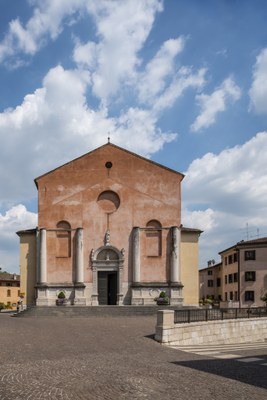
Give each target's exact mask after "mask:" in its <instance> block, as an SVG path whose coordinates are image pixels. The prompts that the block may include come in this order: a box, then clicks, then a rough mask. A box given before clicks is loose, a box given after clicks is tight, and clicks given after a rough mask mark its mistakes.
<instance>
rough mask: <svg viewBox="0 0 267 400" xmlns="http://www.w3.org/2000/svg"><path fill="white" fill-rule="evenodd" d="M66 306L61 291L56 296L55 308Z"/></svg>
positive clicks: (64, 297) (63, 294)
mask: <svg viewBox="0 0 267 400" xmlns="http://www.w3.org/2000/svg"><path fill="white" fill-rule="evenodd" d="M66 304H67V299H66V295H65V293H64V292H63V290H61V291H60V292H59V293H58V295H57V300H56V305H57V306H65V305H66Z"/></svg>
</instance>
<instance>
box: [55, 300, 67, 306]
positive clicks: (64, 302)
mask: <svg viewBox="0 0 267 400" xmlns="http://www.w3.org/2000/svg"><path fill="white" fill-rule="evenodd" d="M56 305H57V306H66V305H67V299H57V300H56Z"/></svg>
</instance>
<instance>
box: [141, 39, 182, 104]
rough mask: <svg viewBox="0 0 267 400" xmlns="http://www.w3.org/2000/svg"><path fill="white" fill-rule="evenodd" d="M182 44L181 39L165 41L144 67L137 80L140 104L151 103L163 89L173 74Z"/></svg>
mask: <svg viewBox="0 0 267 400" xmlns="http://www.w3.org/2000/svg"><path fill="white" fill-rule="evenodd" d="M184 44H185V40H184V38H183V37H180V38H177V39H169V40H167V41H166V42H164V43H163V45H162V46H161V48H160V49H159V51H158V52H157V54H156V55H155V57H154V58H153V59H152V60H151V61H150V62H149V63H148V64H147V65H146V68H145V71H144V73H142V74H141V76H140V77H139V79H138V91H139V100H140V102H141V103H153V102H154V101H155V96H157V95H158V94H159V93H161V92H162V91H163V90H164V89H165V87H166V79H167V78H168V77H169V75H170V74H172V73H173V72H174V59H175V57H176V56H177V54H179V53H180V52H181V51H182V50H183V48H184Z"/></svg>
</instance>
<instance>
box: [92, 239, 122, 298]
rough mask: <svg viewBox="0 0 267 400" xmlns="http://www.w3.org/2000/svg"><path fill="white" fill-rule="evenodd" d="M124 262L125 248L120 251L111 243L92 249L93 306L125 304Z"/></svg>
mask: <svg viewBox="0 0 267 400" xmlns="http://www.w3.org/2000/svg"><path fill="white" fill-rule="evenodd" d="M123 263H124V249H122V250H121V251H120V250H118V249H117V248H116V247H114V246H111V245H110V244H109V245H105V246H102V247H99V248H98V249H97V250H96V251H94V250H93V249H92V251H91V265H92V270H93V293H92V305H93V306H97V305H119V306H121V305H122V304H123V287H122V276H123Z"/></svg>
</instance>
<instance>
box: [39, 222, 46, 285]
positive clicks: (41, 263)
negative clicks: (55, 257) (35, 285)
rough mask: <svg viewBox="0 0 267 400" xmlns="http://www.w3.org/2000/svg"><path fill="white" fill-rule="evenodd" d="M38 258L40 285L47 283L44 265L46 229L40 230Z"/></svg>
mask: <svg viewBox="0 0 267 400" xmlns="http://www.w3.org/2000/svg"><path fill="white" fill-rule="evenodd" d="M39 238H40V258H39V274H38V279H39V283H40V284H44V283H46V282H47V265H46V229H44V228H42V229H40V233H39Z"/></svg>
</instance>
